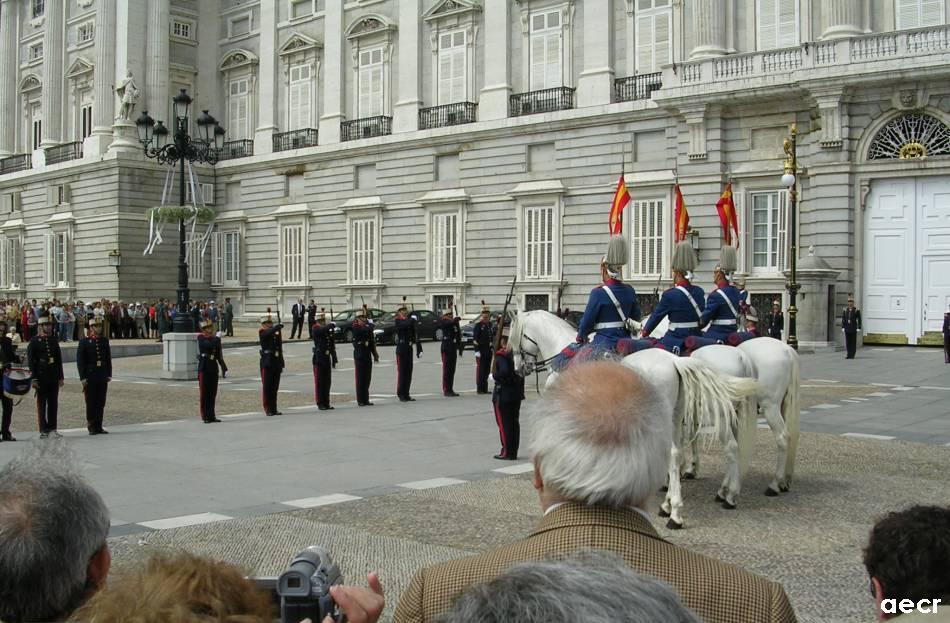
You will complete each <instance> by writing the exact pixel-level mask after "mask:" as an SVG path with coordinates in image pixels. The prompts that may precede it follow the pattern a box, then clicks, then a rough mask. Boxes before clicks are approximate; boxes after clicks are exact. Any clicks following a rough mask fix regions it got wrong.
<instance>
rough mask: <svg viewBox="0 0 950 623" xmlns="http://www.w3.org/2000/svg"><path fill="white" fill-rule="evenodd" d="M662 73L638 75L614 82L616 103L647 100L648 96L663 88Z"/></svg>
mask: <svg viewBox="0 0 950 623" xmlns="http://www.w3.org/2000/svg"><path fill="white" fill-rule="evenodd" d="M662 77H663V73H662V72H657V73H655V74H638V75H636V76H630V77H629V78H617V79H616V80H614V93H615V94H616V97H617V101H618V102H632V101H634V100H648V99H650V95H651V94H652V93H653V92H654V91H656V90H657V89H659V88H660V87H662V86H663V81H662Z"/></svg>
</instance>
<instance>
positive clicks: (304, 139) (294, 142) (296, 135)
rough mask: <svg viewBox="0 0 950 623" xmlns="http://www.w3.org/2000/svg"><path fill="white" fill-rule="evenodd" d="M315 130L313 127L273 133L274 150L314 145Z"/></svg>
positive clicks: (315, 142) (315, 139) (315, 144)
mask: <svg viewBox="0 0 950 623" xmlns="http://www.w3.org/2000/svg"><path fill="white" fill-rule="evenodd" d="M316 146H317V131H316V130H314V129H313V128H303V129H301V130H291V131H290V132H279V133H277V134H275V135H274V151H287V150H288V149H300V148H301V147H316Z"/></svg>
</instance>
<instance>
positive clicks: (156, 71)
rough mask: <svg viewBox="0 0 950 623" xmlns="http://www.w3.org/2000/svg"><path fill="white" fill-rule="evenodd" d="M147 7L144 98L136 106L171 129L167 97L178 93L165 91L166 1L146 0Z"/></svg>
mask: <svg viewBox="0 0 950 623" xmlns="http://www.w3.org/2000/svg"><path fill="white" fill-rule="evenodd" d="M147 6H148V18H147V24H148V26H147V28H146V31H145V32H146V34H145V97H144V98H143V99H144V102H142V104H143V105H142V106H140V108H144V109H145V110H147V111H149V114H150V115H151V116H152V118H154V119H163V120H165V125H166V127H168V129H169V130H170V131H171V132H174V131H175V120H174V119H171V118H170V116H171V114H172V113H171V110H172V103H171V97H172V96H173V95H178V94H177V93H170V92H169V90H168V71H169V67H168V62H169V59H168V24H169V23H170V20H171V14H170V12H169V0H149V1H148V3H147ZM189 95H192V94H189ZM189 114H192V113H189ZM132 121H135V120H134V119H132Z"/></svg>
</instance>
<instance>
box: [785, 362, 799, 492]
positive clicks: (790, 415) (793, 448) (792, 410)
mask: <svg viewBox="0 0 950 623" xmlns="http://www.w3.org/2000/svg"><path fill="white" fill-rule="evenodd" d="M788 353H789V358H790V359H791V363H792V365H791V371H790V372H789V375H788V388H786V390H785V397H784V398H783V399H782V419H784V420H785V430H786V432H787V433H788V453H787V454H786V455H785V474H786V477H787V478H788V479H789V480H791V478H792V474H793V472H794V469H795V455H796V453H797V452H798V436H799V421H800V419H801V404H800V402H799V393H800V392H801V383H800V374H801V372H800V371H799V362H798V353H796V352H795V351H793V350H792V349H791V348H789V349H788Z"/></svg>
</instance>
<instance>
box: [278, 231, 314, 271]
mask: <svg viewBox="0 0 950 623" xmlns="http://www.w3.org/2000/svg"><path fill="white" fill-rule="evenodd" d="M306 243H307V240H306V237H305V228H304V224H303V223H285V224H282V225H281V226H280V245H279V246H280V249H279V254H278V255H279V257H280V283H281V285H285V286H286V285H305V284H306V282H307V273H306V263H305V257H306V254H305V247H306Z"/></svg>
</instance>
